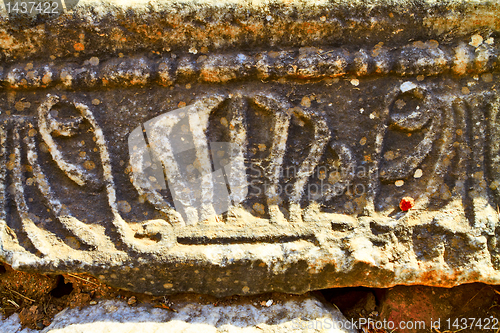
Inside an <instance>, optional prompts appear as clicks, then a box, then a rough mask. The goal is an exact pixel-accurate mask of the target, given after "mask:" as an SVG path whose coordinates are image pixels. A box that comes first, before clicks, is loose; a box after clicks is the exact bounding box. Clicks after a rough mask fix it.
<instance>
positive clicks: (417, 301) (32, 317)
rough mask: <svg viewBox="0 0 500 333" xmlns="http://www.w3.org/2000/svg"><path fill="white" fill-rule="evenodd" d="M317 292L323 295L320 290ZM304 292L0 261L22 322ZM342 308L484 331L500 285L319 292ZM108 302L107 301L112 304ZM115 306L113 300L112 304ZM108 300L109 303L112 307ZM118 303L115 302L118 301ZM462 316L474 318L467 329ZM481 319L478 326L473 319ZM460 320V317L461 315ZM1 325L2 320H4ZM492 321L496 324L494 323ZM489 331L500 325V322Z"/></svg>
mask: <svg viewBox="0 0 500 333" xmlns="http://www.w3.org/2000/svg"><path fill="white" fill-rule="evenodd" d="M316 295H319V294H318V293H317V294H316ZM294 297H296V298H297V299H299V298H300V296H293V295H288V294H279V293H268V294H262V295H256V296H232V297H226V298H215V297H212V296H207V295H198V294H177V295H169V296H161V297H159V296H150V295H145V294H138V293H132V292H128V291H125V290H120V289H116V288H112V287H109V286H107V285H105V284H102V283H100V282H99V281H98V280H97V279H95V278H93V277H91V276H89V275H85V274H63V275H42V274H34V273H26V272H19V271H15V270H13V269H12V268H11V267H9V266H8V265H5V264H4V265H0V314H1V316H3V317H4V318H8V317H10V316H12V315H13V314H16V313H17V316H18V321H19V323H20V325H21V326H22V328H28V329H32V330H42V329H44V328H46V327H48V326H50V325H51V323H52V322H53V320H54V317H55V316H56V315H57V314H58V313H60V312H61V311H67V309H75V308H82V309H86V308H91V307H92V306H94V305H96V304H98V303H99V304H108V305H109V304H115V303H103V301H114V302H118V303H116V304H120V305H116V306H118V307H123V306H127V305H128V306H129V307H131V308H134V307H140V306H149V307H150V308H158V309H164V310H166V311H170V312H172V313H173V314H174V313H176V312H177V311H178V310H179V308H180V307H181V305H182V304H187V303H192V304H197V305H200V306H203V305H210V306H214V307H224V306H233V305H234V306H236V305H238V304H242V303H244V302H248V300H250V299H251V302H252V306H254V307H255V308H257V309H259V308H262V309H265V308H268V307H270V306H276V305H283V304H284V303H285V301H288V300H291V299H292V300H293V299H294ZM319 297H320V298H322V297H324V299H325V300H326V301H327V302H328V303H331V304H332V305H333V306H334V307H335V308H337V309H339V310H340V311H341V312H342V313H343V314H344V316H345V317H346V318H347V320H350V321H354V322H360V320H361V321H362V320H363V319H364V320H365V322H366V321H367V320H368V319H371V320H372V322H383V321H384V320H385V321H386V322H387V321H393V322H394V323H395V324H396V326H397V325H398V324H399V323H400V322H413V323H416V322H420V321H421V322H425V323H426V325H425V328H421V329H399V328H398V329H393V330H389V329H386V328H377V327H369V326H367V325H362V327H358V329H359V332H371V333H374V332H376V333H388V332H433V333H445V332H447V333H452V332H458V331H460V332H484V331H485V330H484V328H482V327H479V326H477V320H478V319H481V320H482V324H480V326H481V325H482V326H484V322H485V319H487V318H489V321H490V323H491V324H493V322H492V321H491V320H493V319H494V320H500V286H491V285H485V284H480V283H475V284H468V285H462V286H458V287H455V288H450V289H447V288H433V287H424V286H411V287H406V286H397V287H394V288H389V289H373V288H362V287H360V288H338V289H328V290H323V291H321V294H320V296H319ZM106 306H107V305H106ZM109 306H111V305H109ZM109 306H108V307H109ZM113 306H115V305H113ZM462 318H468V319H467V321H468V323H467V328H465V329H464V324H463V321H461V320H462ZM470 318H475V319H476V326H474V325H470V324H471V320H470ZM437 319H439V320H440V326H439V327H434V328H431V327H430V324H431V322H432V321H434V322H435V321H436V320H437ZM456 320H458V321H456ZM0 326H1V325H0ZM490 326H492V325H490ZM495 327H496V329H493V330H492V329H491V328H490V329H488V330H487V331H492V332H498V331H500V322H499V324H498V325H496V326H494V327H493V326H492V328H495Z"/></svg>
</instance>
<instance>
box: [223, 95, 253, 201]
mask: <svg viewBox="0 0 500 333" xmlns="http://www.w3.org/2000/svg"><path fill="white" fill-rule="evenodd" d="M229 108H230V111H231V114H232V118H231V120H230V121H229V140H230V142H231V143H232V144H234V145H235V147H231V153H230V154H231V155H230V158H231V164H230V166H229V167H228V168H226V172H227V176H228V183H229V186H230V187H231V193H230V194H229V196H230V199H231V201H232V202H233V203H235V204H237V203H240V202H242V201H243V200H245V197H246V195H247V193H248V189H247V186H248V184H247V178H246V172H245V170H246V168H245V155H246V152H247V146H246V144H247V131H246V124H245V115H244V112H243V111H244V110H247V109H248V103H247V101H246V99H244V98H242V96H240V95H239V96H238V98H236V99H232V100H231V102H230V105H229ZM235 150H236V152H235ZM242 175H243V177H242Z"/></svg>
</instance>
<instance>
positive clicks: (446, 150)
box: [0, 0, 500, 296]
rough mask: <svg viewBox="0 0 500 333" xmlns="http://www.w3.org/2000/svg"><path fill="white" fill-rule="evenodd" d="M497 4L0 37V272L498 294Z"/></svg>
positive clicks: (103, 17)
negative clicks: (468, 288) (481, 288)
mask: <svg viewBox="0 0 500 333" xmlns="http://www.w3.org/2000/svg"><path fill="white" fill-rule="evenodd" d="M499 17H500V8H499V4H498V3H497V2H484V3H483V2H477V3H476V2H474V3H472V2H471V3H465V4H464V3H459V2H450V3H447V4H434V3H433V4H431V3H427V2H424V1H417V2H414V1H413V2H404V3H391V2H384V1H374V2H369V3H358V2H356V1H354V0H353V1H351V2H339V3H336V2H314V3H313V2H304V3H300V4H288V3H287V2H286V1H284V2H280V1H271V2H262V3H261V2H259V3H250V2H243V1H234V2H232V1H229V2H227V3H224V4H223V5H220V4H215V3H211V2H197V3H194V2H181V1H178V2H166V1H165V2H161V1H160V2H153V3H151V4H149V5H139V4H120V5H118V4H113V3H112V2H99V3H95V2H92V1H83V2H82V1H80V2H79V3H78V5H77V6H76V7H74V8H73V9H72V10H70V11H67V12H65V13H62V14H61V15H59V16H57V17H48V18H47V17H39V16H35V17H23V16H12V15H11V16H5V15H4V17H3V19H2V20H1V21H0V58H1V59H2V67H1V71H0V85H1V86H0V88H1V91H0V259H1V260H2V261H5V262H7V263H9V264H10V265H12V266H13V267H14V268H16V269H20V270H30V271H38V272H43V273H57V272H87V273H90V274H92V275H94V276H96V277H98V278H99V279H101V280H103V281H105V282H107V283H109V284H111V285H113V286H117V287H121V288H125V289H129V290H133V291H137V292H148V293H153V294H167V293H176V292H197V293H207V294H213V295H220V296H223V295H231V294H255V293H261V292H267V291H279V292H287V293H302V292H306V291H308V290H313V289H320V288H328V287H343V286H360V285H362V286H371V287H389V286H393V285H396V284H405V285H412V284H419V285H431V286H446V287H449V286H454V285H457V284H461V283H467V282H478V281H479V282H485V283H493V284H498V283H500V224H499V208H498V204H499V203H500V193H499V191H500V157H499V153H500V129H499V128H500V115H499V113H500V101H499V99H500V95H499V93H498V91H497V89H498V84H499V76H498V71H499V69H500V60H499V57H498V54H499V51H500V47H499V40H500V35H499V31H500V20H499Z"/></svg>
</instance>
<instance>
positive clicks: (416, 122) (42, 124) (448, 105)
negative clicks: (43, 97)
mask: <svg viewBox="0 0 500 333" xmlns="http://www.w3.org/2000/svg"><path fill="white" fill-rule="evenodd" d="M417 85H418V84H417ZM425 90H426V88H425V87H424V86H423V85H419V86H417V87H416V88H414V89H412V91H413V92H418V91H420V93H422V92H424V91H425ZM400 92H401V88H400V87H396V88H395V89H394V91H393V92H392V94H393V95H394V96H395V95H397V94H398V93H400ZM393 95H391V94H389V96H393ZM278 99H279V98H278ZM51 100H52V101H51ZM424 100H425V98H424ZM49 101H50V102H49ZM53 102H57V97H56V96H48V101H47V102H46V103H42V106H43V105H44V107H47V110H48V109H49V108H50V106H49V105H50V103H53ZM393 102H394V97H390V98H388V100H387V103H386V109H385V110H386V111H385V114H384V117H385V119H387V120H386V121H385V123H384V122H383V123H382V124H381V125H380V127H379V129H378V131H379V134H378V136H377V138H380V140H377V141H379V142H380V145H379V147H377V148H376V149H377V151H378V154H379V155H380V154H381V153H382V151H383V138H384V136H385V133H386V132H387V131H388V130H389V128H390V127H391V126H393V127H396V128H397V127H399V128H402V129H404V130H407V131H415V130H419V128H420V127H421V126H423V124H424V123H426V121H429V120H430V121H431V126H434V123H436V124H439V123H441V124H442V125H443V126H450V127H448V128H444V130H443V131H444V132H446V133H445V135H444V140H443V143H442V144H441V148H440V149H441V151H442V155H441V157H440V159H439V160H438V162H437V163H436V174H442V173H444V172H445V167H444V166H443V165H444V164H445V162H443V159H445V157H443V156H444V154H445V152H447V151H449V150H451V151H457V149H455V150H454V149H451V148H450V147H452V144H453V134H451V133H452V132H453V129H455V131H456V129H457V128H453V127H451V126H452V125H451V124H462V125H463V124H465V120H464V118H465V116H464V115H461V114H462V113H467V112H471V114H472V115H473V117H477V115H476V113H474V111H467V110H465V111H464V110H462V109H464V108H465V109H467V107H468V108H469V110H470V108H471V106H470V105H472V107H474V106H478V105H479V104H481V103H478V102H474V101H467V102H464V101H462V100H460V99H453V100H452V101H451V102H450V98H449V96H440V98H439V102H438V101H433V102H427V103H431V104H432V105H433V106H434V105H439V107H438V108H439V109H440V110H441V111H442V114H441V115H440V117H441V118H442V119H439V116H437V115H436V114H432V112H430V111H429V108H427V109H426V110H427V111H426V112H422V113H420V114H416V115H414V117H413V118H410V119H405V118H401V117H398V116H394V117H391V115H390V110H389V105H391V104H392V103H393ZM443 104H444V106H443ZM463 104H467V105H469V106H463ZM42 106H41V108H40V109H39V119H38V123H34V124H33V126H34V127H38V128H39V131H40V135H41V136H42V138H43V140H44V141H45V142H48V143H49V142H50V134H48V131H49V127H50V128H51V129H52V130H53V129H54V128H55V127H57V126H59V125H58V124H54V121H53V120H52V124H50V125H47V123H50V122H51V120H50V119H48V120H47V121H45V120H43V118H44V117H42V115H44V114H45V116H46V115H47V114H48V112H47V111H44V109H43V108H42ZM75 107H76V109H78V110H79V111H80V112H81V114H82V117H83V118H85V119H86V120H87V121H89V122H90V123H91V124H92V125H93V127H94V129H95V136H96V138H97V144H98V146H99V149H100V156H101V160H102V162H103V168H104V170H105V171H104V174H105V183H106V191H107V194H108V200H109V205H110V209H111V210H112V212H113V214H116V216H117V217H116V219H115V220H114V223H115V226H116V227H117V229H118V230H120V233H121V234H122V235H124V240H125V243H126V244H128V245H129V246H130V247H131V250H132V251H138V252H143V253H151V252H153V251H152V247H151V246H144V247H141V245H140V243H139V244H138V245H135V244H136V243H137V240H136V238H135V237H134V236H135V234H136V232H135V231H132V230H130V228H129V227H128V226H127V223H126V222H125V221H123V219H122V218H121V217H120V214H119V212H118V209H117V208H116V203H115V201H116V199H113V197H114V195H115V194H114V188H113V180H112V172H111V170H110V169H109V168H110V167H109V154H108V153H107V149H106V141H105V138H104V137H103V136H102V130H101V129H100V127H99V125H98V124H97V123H95V120H94V119H93V117H92V113H91V112H90V111H89V108H88V107H86V106H85V105H83V104H79V103H77V102H75ZM285 109H286V110H289V109H291V107H286V108H285ZM44 112H45V113H44ZM492 112H493V111H492ZM457 114H458V115H457ZM460 117H462V118H460ZM475 120H479V123H480V126H479V128H478V127H474V128H473V129H471V130H472V131H473V132H474V133H476V132H478V133H480V134H481V133H484V129H482V127H485V126H487V125H486V124H487V122H486V121H485V119H484V117H483V118H481V117H479V119H475ZM318 121H319V122H320V120H318ZM474 124H476V122H474ZM284 125H286V123H284V124H282V126H284ZM436 126H439V125H436ZM456 126H457V127H459V126H460V125H456ZM284 127H286V126H284ZM327 130H328V129H327V128H326V130H323V131H327ZM2 131H3V132H2V138H1V139H2V142H3V143H5V141H6V140H7V134H6V133H5V130H3V129H2ZM59 132H64V130H59ZM284 133H285V134H286V132H284ZM68 134H70V130H69V131H68ZM12 135H13V136H12V137H13V140H14V141H15V142H16V143H17V142H19V143H20V142H21V139H20V135H19V130H17V129H15V128H14V131H13V134H12ZM433 135H434V136H435V135H436V133H435V131H433V130H431V131H429V134H428V136H427V137H426V138H425V139H424V140H425V141H422V142H423V143H422V142H421V143H422V144H420V143H419V144H418V145H417V148H416V150H415V154H414V156H411V157H409V159H410V161H409V162H410V163H404V162H403V163H402V164H401V165H406V166H408V165H412V168H411V170H403V173H404V174H409V173H411V172H412V171H414V169H415V168H416V166H418V160H420V159H423V158H424V157H425V156H426V155H427V152H426V151H428V150H429V149H430V148H429V147H428V146H429V145H428V142H429V141H433V140H434V139H435V137H434V136H433ZM481 135H482V136H481V138H480V139H473V140H472V142H471V145H473V146H474V147H475V148H478V147H479V146H480V145H484V144H485V138H484V134H481ZM327 137H328V135H326V133H324V134H323V136H322V140H323V141H325V142H323V143H322V144H321V145H322V146H323V147H322V148H317V149H318V150H322V149H325V147H326V143H327V142H326V141H328V139H326V138H327ZM318 138H320V137H318ZM29 140H30V139H28V141H25V144H26V147H27V148H28V151H29V153H28V160H29V161H30V163H33V164H36V158H37V155H36V149H35V148H33V143H32V142H30V141H29ZM474 140H475V141H474ZM478 140H479V141H478ZM16 145H17V144H16ZM49 146H51V144H49ZM52 147H54V149H51V151H50V153H51V154H52V156H53V158H54V161H55V162H56V163H57V164H58V165H59V167H60V168H61V169H63V170H64V169H65V170H66V172H67V174H68V177H70V178H71V177H73V178H74V179H73V180H74V181H75V183H76V184H78V185H82V184H84V183H85V181H84V178H85V177H84V173H82V172H78V170H77V169H76V168H73V167H71V166H70V165H64V162H63V161H62V159H61V157H60V156H58V155H57V151H58V149H57V147H56V146H54V145H52ZM330 147H332V148H333V146H332V145H330ZM2 148H3V149H5V147H4V145H3V144H2ZM455 148H456V147H455ZM338 149H339V148H337V150H338ZM483 149H484V148H483ZM5 154H6V152H5V151H2V156H6V155H5ZM14 154H15V156H16V158H15V160H14V162H15V164H14V165H15V168H14V170H21V169H20V167H18V166H19V163H20V162H19V159H20V154H21V152H20V151H19V150H15V151H14ZM457 154H459V155H460V152H457ZM481 154H483V153H482V152H481V150H479V151H478V152H477V156H480V155H481ZM30 156H31V157H30ZM464 158H465V157H464V156H463V155H462V157H460V159H464ZM379 159H380V156H379ZM58 161H59V162H58ZM447 163H449V162H447ZM32 166H33V165H32ZM33 168H34V171H35V172H37V173H38V174H40V175H42V176H41V177H40V179H41V180H40V183H39V184H38V186H39V187H40V188H41V191H42V192H43V191H44V190H42V188H45V193H44V195H45V196H46V197H47V198H50V187H47V186H46V185H47V184H46V180H44V179H43V172H41V170H39V169H38V170H37V168H36V167H35V166H33ZM483 168H484V166H483ZM397 169H398V168H397V167H393V168H392V170H396V171H391V168H390V167H389V168H388V171H387V174H385V175H382V180H388V179H392V178H394V177H391V176H390V174H391V172H393V173H396V174H397V173H398V171H397ZM108 171H109V174H108ZM373 174H377V175H378V173H377V172H373ZM3 175H4V174H3ZM3 177H5V176H3ZM13 177H14V179H15V183H16V191H17V192H16V195H15V201H16V205H18V207H20V208H19V210H20V211H21V212H26V209H25V208H23V207H24V206H25V203H23V199H22V193H23V192H22V180H21V178H22V177H21V175H20V174H19V173H17V174H14V176H13ZM479 177H480V178H481V179H482V180H481V179H479V180H478V182H484V181H485V180H484V179H485V178H484V177H485V176H484V175H483V176H479ZM396 178H397V177H396ZM400 178H401V177H400ZM379 181H380V180H379V179H378V178H373V184H374V185H373V191H372V192H373V196H375V195H376V192H377V187H378V185H377V184H378V182H379ZM435 187H436V185H435V184H432V183H429V188H430V189H431V191H432V190H433V189H435ZM47 188H48V190H47ZM480 188H481V187H480ZM485 196H486V197H488V196H489V194H488V193H487V191H483V193H479V195H477V197H476V198H477V199H475V198H473V203H474V205H473V206H474V207H475V208H474V210H476V211H477V210H480V209H485V208H484V206H488V203H484V202H477V201H478V200H484V197H485ZM54 200H56V199H54ZM54 200H52V202H55V201H54ZM373 200H374V199H373ZM425 200H428V199H426V198H423V201H420V202H419V201H417V207H424V208H425V205H426V203H425ZM53 205H54V207H55V208H54V209H55V210H56V211H57V209H58V208H57V206H58V205H57V203H55V204H53ZM491 208H492V207H490V208H486V209H488V210H489V211H487V212H486V214H487V215H488V216H491V213H492V212H491ZM369 210H370V206H368V213H367V215H369ZM493 212H494V210H493ZM65 214H68V213H64V214H61V215H63V216H61V221H60V223H61V224H63V225H64V226H65V227H67V228H68V229H69V230H70V231H71V232H73V233H75V234H76V236H77V237H78V238H80V239H81V240H82V241H83V242H84V243H85V244H87V245H88V246H90V247H94V248H95V249H97V250H98V251H106V250H108V249H112V248H113V245H112V244H107V245H103V244H102V240H96V239H95V238H96V237H95V235H94V234H93V233H92V232H91V231H89V230H88V229H86V228H85V227H83V225H82V224H81V223H79V221H78V220H75V219H72V218H71V215H70V214H68V215H65ZM278 214H279V213H278ZM415 214H417V213H416V210H415V213H413V215H415ZM480 215H481V212H480V211H478V212H475V213H474V216H475V217H476V216H477V217H479V216H480ZM406 216H408V219H409V217H410V216H411V214H408V215H406ZM300 218H301V217H300V216H299V217H297V220H298V221H300ZM278 219H279V218H278ZM496 222H497V221H495V220H490V221H489V222H488V223H489V224H490V225H491V224H492V223H493V224H496ZM152 223H153V224H154V225H153V226H151V228H152V230H153V229H154V230H155V232H158V231H160V232H162V230H164V228H170V225H169V224H167V223H162V222H161V221H154V222H152ZM481 223H482V222H478V226H477V227H476V230H481V229H482V227H483V226H484V225H481ZM23 227H24V228H25V232H26V233H27V234H28V235H33V236H31V238H32V241H33V242H35V246H36V247H37V248H38V249H39V250H40V252H41V253H42V254H45V253H48V252H50V250H49V251H47V250H45V249H47V248H50V247H51V246H52V245H51V243H50V241H48V242H45V241H44V236H43V235H42V236H41V235H39V233H37V230H36V229H35V228H36V227H35V228H34V226H33V224H32V223H30V220H29V217H26V218H23ZM147 228H148V227H146V228H145V229H147ZM490 229H491V228H490ZM8 232H9V233H10V232H11V231H8ZM145 233H146V234H147V233H148V232H147V231H146V232H145ZM172 234H173V231H171V229H169V231H168V232H165V236H163V237H162V240H168V242H167V241H165V243H164V244H161V245H160V246H159V247H158V250H156V249H155V251H158V252H161V251H164V250H166V249H168V248H169V247H171V246H172V244H173V243H174V240H172V238H170V236H171V235H172ZM478 236H479V235H478ZM29 237H30V236H29ZM8 242H9V241H6V243H8ZM130 244H131V245H130ZM161 246H163V247H161Z"/></svg>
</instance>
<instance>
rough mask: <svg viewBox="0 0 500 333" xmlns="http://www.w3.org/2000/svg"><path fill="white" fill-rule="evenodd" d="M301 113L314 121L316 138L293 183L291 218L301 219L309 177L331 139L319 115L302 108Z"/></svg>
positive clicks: (326, 126)
mask: <svg viewBox="0 0 500 333" xmlns="http://www.w3.org/2000/svg"><path fill="white" fill-rule="evenodd" d="M300 115H302V116H304V117H305V118H307V119H309V120H312V121H313V126H314V138H313V144H312V145H311V148H310V151H309V154H308V155H307V157H306V158H305V159H304V161H303V162H302V165H301V166H300V168H299V170H298V172H297V180H296V181H295V183H294V184H293V193H292V195H291V197H290V220H292V221H294V220H295V221H301V220H302V217H301V214H300V200H301V199H302V196H303V195H304V190H305V186H306V184H307V181H308V179H309V177H311V175H312V174H313V172H314V170H315V169H316V167H317V165H318V163H319V161H320V159H321V156H322V155H323V152H324V151H325V147H326V145H327V143H328V140H330V130H329V129H328V125H327V124H326V122H325V121H324V120H323V119H321V118H319V117H314V118H313V117H312V116H311V115H310V114H309V113H307V112H305V111H303V110H302V112H300Z"/></svg>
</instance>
